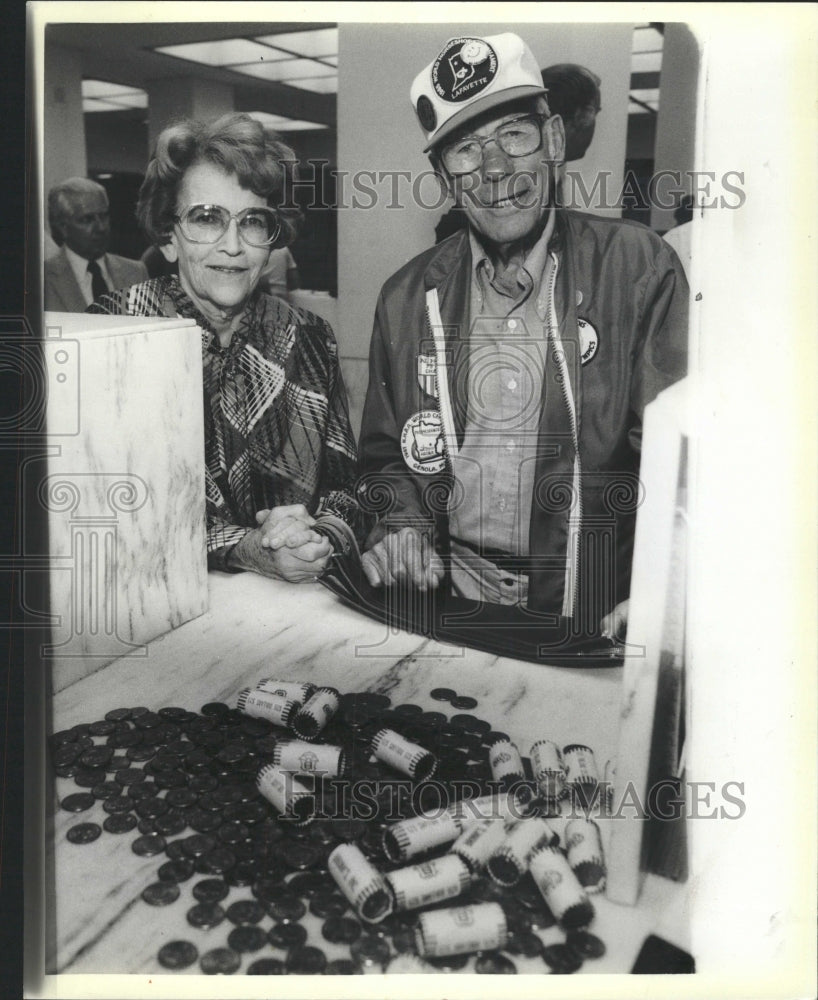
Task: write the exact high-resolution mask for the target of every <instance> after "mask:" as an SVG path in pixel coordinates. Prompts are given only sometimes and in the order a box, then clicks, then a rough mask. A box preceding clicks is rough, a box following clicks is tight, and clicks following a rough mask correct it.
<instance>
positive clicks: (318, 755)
mask: <svg viewBox="0 0 818 1000" xmlns="http://www.w3.org/2000/svg"><path fill="white" fill-rule="evenodd" d="M273 764H275V766H276V767H278V768H281V770H283V771H296V772H299V773H301V774H319V775H321V776H322V777H329V778H337V777H338V776H339V775H341V774H343V773H344V771H345V770H346V757H345V754H344V750H343V747H337V746H333V745H331V744H329V743H307V742H305V741H304V740H289V739H283V740H277V741H276V745H275V747H274V749H273Z"/></svg>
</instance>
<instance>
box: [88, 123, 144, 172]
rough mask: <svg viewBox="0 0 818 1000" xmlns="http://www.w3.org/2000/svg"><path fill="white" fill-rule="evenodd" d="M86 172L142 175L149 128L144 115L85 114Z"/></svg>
mask: <svg viewBox="0 0 818 1000" xmlns="http://www.w3.org/2000/svg"><path fill="white" fill-rule="evenodd" d="M85 151H86V158H87V161H88V173H89V174H93V173H100V172H101V171H110V172H111V173H126V174H128V173H130V174H134V173H135V174H141V173H144V172H145V164H146V163H147V162H148V130H147V127H146V125H145V124H144V117H143V115H139V116H133V117H128V118H121V117H120V116H119V115H118V114H117V113H116V112H114V113H113V114H107V113H106V112H100V113H98V114H89V115H85Z"/></svg>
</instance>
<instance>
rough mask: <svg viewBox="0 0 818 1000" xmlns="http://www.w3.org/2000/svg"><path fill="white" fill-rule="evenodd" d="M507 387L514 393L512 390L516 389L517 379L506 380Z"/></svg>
mask: <svg viewBox="0 0 818 1000" xmlns="http://www.w3.org/2000/svg"><path fill="white" fill-rule="evenodd" d="M508 387H509V389H511V391H512V392H514V390H515V389H516V388H517V379H516V378H510V379H509V380H508Z"/></svg>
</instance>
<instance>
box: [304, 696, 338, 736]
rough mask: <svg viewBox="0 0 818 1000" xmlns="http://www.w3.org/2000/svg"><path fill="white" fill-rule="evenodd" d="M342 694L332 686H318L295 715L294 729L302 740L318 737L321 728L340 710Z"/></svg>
mask: <svg viewBox="0 0 818 1000" xmlns="http://www.w3.org/2000/svg"><path fill="white" fill-rule="evenodd" d="M340 704H341V696H340V694H339V693H338V692H337V691H336V690H335V688H331V687H321V688H318V689H317V690H316V691H315V692H314V693H313V694H312V695H311V696H310V698H309V700H308V701H307V702H306V703H305V704H304V705H303V706H302V707H301V709H300V710H299V711H298V712H296V714H295V715H294V716H293V730H294V732H295V733H296V735H297V736H300V737H301V739H302V740H316V739H318V737H319V735H320V733H321V730H322V729H323V728H324V726H326V724H327V723H328V722H329V720H330V719H331V718H332V717H333V715H335V713H336V712H337V711H338V708H339V706H340Z"/></svg>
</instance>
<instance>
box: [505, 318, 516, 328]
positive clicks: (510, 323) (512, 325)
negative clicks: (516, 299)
mask: <svg viewBox="0 0 818 1000" xmlns="http://www.w3.org/2000/svg"><path fill="white" fill-rule="evenodd" d="M507 325H508V328H509V330H516V329H517V320H516V319H510V320H509V321H508V324H507Z"/></svg>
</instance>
